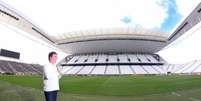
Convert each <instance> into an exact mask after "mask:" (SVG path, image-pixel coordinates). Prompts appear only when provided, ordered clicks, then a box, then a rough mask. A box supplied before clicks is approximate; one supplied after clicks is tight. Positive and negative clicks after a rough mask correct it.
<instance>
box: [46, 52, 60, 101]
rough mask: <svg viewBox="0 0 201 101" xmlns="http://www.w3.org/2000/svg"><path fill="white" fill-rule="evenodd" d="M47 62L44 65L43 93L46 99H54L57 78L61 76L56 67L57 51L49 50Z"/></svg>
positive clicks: (57, 89)
mask: <svg viewBox="0 0 201 101" xmlns="http://www.w3.org/2000/svg"><path fill="white" fill-rule="evenodd" d="M48 59H49V63H48V64H47V65H45V66H44V94H45V99H46V101H56V99H57V92H58V91H59V79H60V77H61V75H60V73H59V71H58V69H57V67H56V64H55V63H56V61H57V53H56V52H50V53H49V55H48Z"/></svg>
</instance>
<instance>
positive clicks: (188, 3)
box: [176, 0, 201, 16]
mask: <svg viewBox="0 0 201 101" xmlns="http://www.w3.org/2000/svg"><path fill="white" fill-rule="evenodd" d="M200 2H201V1H200V0H176V5H177V9H178V12H179V14H181V15H182V16H187V15H189V14H190V13H191V11H192V10H193V9H194V8H195V7H196V6H197V5H198V4H199V3H200Z"/></svg>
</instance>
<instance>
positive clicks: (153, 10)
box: [0, 0, 201, 64]
mask: <svg viewBox="0 0 201 101" xmlns="http://www.w3.org/2000/svg"><path fill="white" fill-rule="evenodd" d="M2 1H3V2H4V3H6V4H7V5H10V6H11V7H12V9H14V10H16V11H17V12H18V13H20V14H21V15H23V16H24V17H25V18H27V19H29V20H30V21H31V22H33V23H34V24H35V25H37V26H38V27H40V28H41V29H42V30H44V31H45V32H46V33H48V34H49V35H50V36H54V37H57V36H59V35H62V34H66V33H67V32H71V31H79V30H85V29H95V28H108V27H127V26H129V27H133V28H143V29H147V30H154V31H160V32H165V33H167V34H170V33H172V31H173V30H174V28H175V27H176V26H178V25H179V24H180V23H181V21H182V20H183V19H184V18H185V17H186V16H187V15H188V14H190V12H191V11H192V10H193V9H194V8H195V7H196V5H197V4H198V3H199V2H200V0H59V1H58V0H2ZM145 2H146V3H145ZM198 29H199V28H198ZM195 30H196V29H195ZM199 32H200V30H196V31H193V32H188V33H186V35H184V36H182V37H181V38H180V39H179V40H178V41H175V42H174V43H172V44H171V45H170V46H168V47H167V48H165V49H163V50H162V51H160V52H159V53H158V54H160V55H161V56H162V57H163V58H164V59H165V60H166V61H168V62H169V63H185V62H188V61H192V60H196V59H201V55H199V54H200V51H201V47H197V46H196V44H198V43H200V40H201V35H200V34H199ZM0 33H1V36H3V37H0V48H5V49H9V50H13V51H17V52H21V53H22V54H21V58H20V60H21V61H23V62H29V63H39V64H45V63H46V62H47V54H48V53H49V52H50V51H57V52H58V53H59V59H62V58H63V57H64V56H66V55H67V54H65V53H63V52H61V51H60V50H59V49H56V50H55V48H52V46H51V45H48V44H45V43H44V42H42V41H40V40H38V39H36V38H34V37H32V36H29V35H27V34H26V33H24V32H21V31H13V30H10V29H8V27H5V25H3V24H1V25H0ZM192 33H193V34H192ZM36 40H37V42H36Z"/></svg>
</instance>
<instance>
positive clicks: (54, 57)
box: [50, 54, 57, 64]
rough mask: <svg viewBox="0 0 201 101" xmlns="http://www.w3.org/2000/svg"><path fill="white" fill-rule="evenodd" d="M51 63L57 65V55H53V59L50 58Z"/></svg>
mask: <svg viewBox="0 0 201 101" xmlns="http://www.w3.org/2000/svg"><path fill="white" fill-rule="evenodd" d="M50 61H51V63H53V64H55V63H56V61H57V54H53V55H52V57H51V58H50Z"/></svg>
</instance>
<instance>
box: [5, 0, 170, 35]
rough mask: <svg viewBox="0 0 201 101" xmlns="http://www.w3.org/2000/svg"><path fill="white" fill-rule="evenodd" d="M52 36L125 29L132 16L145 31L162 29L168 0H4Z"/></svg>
mask: <svg viewBox="0 0 201 101" xmlns="http://www.w3.org/2000/svg"><path fill="white" fill-rule="evenodd" d="M4 1H5V2H7V3H8V4H10V5H11V6H13V7H15V8H17V9H18V10H19V11H20V12H22V13H23V14H25V15H26V16H28V17H29V18H30V19H32V20H33V21H34V22H35V23H36V24H37V25H39V26H41V27H42V28H43V29H45V30H46V31H47V32H50V34H55V33H57V34H59V33H63V32H69V31H77V30H80V29H92V28H105V27H122V26H125V24H123V23H122V22H121V21H120V19H121V18H123V17H124V16H132V21H134V23H135V24H137V25H140V26H142V27H144V28H148V29H152V28H160V27H161V24H162V23H163V22H164V20H165V18H166V17H167V16H168V15H167V7H165V6H167V5H159V4H161V3H162V1H167V0H60V1H58V0H20V1H17V0H4Z"/></svg>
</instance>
